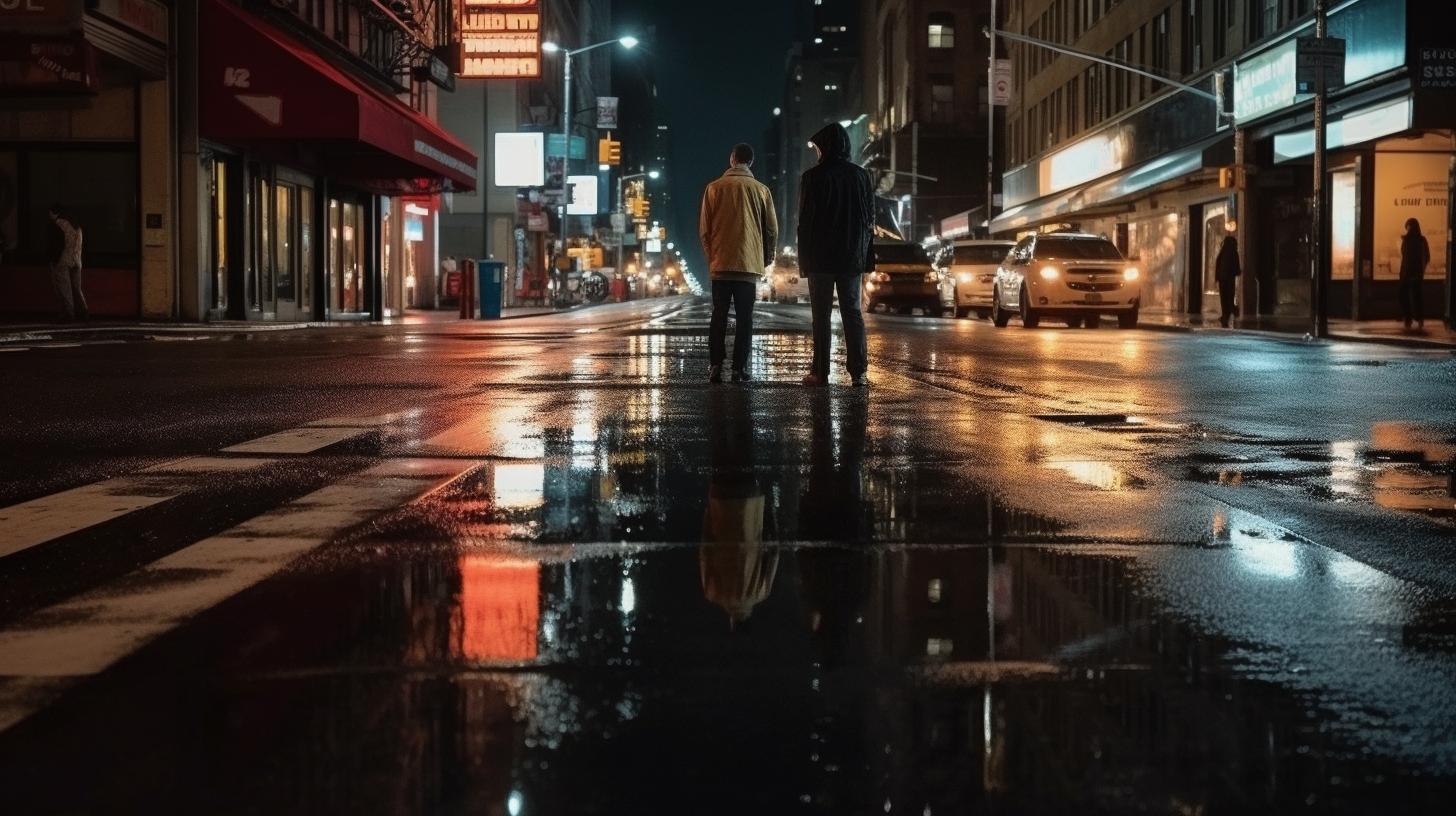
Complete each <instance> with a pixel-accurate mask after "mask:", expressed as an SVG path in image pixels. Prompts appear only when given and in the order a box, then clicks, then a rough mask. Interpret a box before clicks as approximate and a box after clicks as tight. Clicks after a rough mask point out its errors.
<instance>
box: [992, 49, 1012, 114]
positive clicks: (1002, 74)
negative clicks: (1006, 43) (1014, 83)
mask: <svg viewBox="0 0 1456 816" xmlns="http://www.w3.org/2000/svg"><path fill="white" fill-rule="evenodd" d="M992 76H993V77H994V78H995V81H994V83H993V87H992V94H991V100H992V101H991V104H993V105H1001V106H1003V107H1004V106H1006V105H1010V104H1011V76H1012V74H1011V60H1009V59H998V60H996V65H995V69H994V70H993V71H992Z"/></svg>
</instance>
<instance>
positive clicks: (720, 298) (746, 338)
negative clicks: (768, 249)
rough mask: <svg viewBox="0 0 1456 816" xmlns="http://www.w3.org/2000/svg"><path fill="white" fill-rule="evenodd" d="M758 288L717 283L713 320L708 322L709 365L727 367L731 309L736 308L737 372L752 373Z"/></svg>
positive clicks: (734, 367)
mask: <svg viewBox="0 0 1456 816" xmlns="http://www.w3.org/2000/svg"><path fill="white" fill-rule="evenodd" d="M754 288H755V287H754V285H753V284H751V283H749V282H747V281H725V280H715V281H713V318H712V319H711V320H709V321H708V363H709V364H710V365H715V366H716V365H723V361H724V360H725V359H727V358H728V348H727V340H728V306H729V304H730V303H731V304H732V306H733V313H734V320H735V321H736V322H737V324H738V325H737V329H736V330H735V331H734V333H733V370H734V371H747V370H748V355H749V352H751V351H753V300H754V297H755V296H756V292H755V291H754Z"/></svg>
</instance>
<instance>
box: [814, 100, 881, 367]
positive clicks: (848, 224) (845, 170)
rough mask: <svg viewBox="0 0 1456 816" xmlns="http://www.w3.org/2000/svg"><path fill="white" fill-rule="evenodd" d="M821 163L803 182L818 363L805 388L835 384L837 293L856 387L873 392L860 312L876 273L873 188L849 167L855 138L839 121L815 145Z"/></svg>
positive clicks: (859, 169)
mask: <svg viewBox="0 0 1456 816" xmlns="http://www.w3.org/2000/svg"><path fill="white" fill-rule="evenodd" d="M809 143H810V144H812V145H813V146H814V151H815V152H816V153H817V154H818V156H819V163H818V164H816V165H814V166H813V167H811V168H809V169H808V170H805V171H804V173H803V175H802V176H800V177H799V234H798V241H799V270H800V272H801V273H802V274H803V275H804V276H806V277H807V278H808V279H809V313H810V315H811V318H812V321H813V327H814V328H813V347H814V358H813V362H812V363H811V364H810V368H809V374H808V375H806V376H805V377H804V384H805V385H828V384H829V347H830V325H829V320H830V315H831V313H832V310H833V308H834V295H835V293H836V292H838V294H839V317H840V319H841V321H842V322H843V324H844V348H845V357H846V360H845V368H846V369H847V370H848V371H849V378H850V383H851V384H852V385H856V386H865V385H869V380H868V379H867V378H866V377H865V372H866V371H867V370H868V369H869V347H868V344H867V342H866V340H865V323H864V312H863V311H862V310H861V301H862V298H863V292H864V287H863V279H862V276H863V275H864V273H866V272H870V271H873V270H874V268H875V256H874V250H873V248H872V246H871V241H872V240H873V239H874V230H875V187H874V184H873V182H872V181H871V180H870V174H869V171H868V170H866V169H864V168H863V167H860V166H859V165H857V164H855V163H854V162H852V161H850V160H849V157H850V145H849V132H848V131H846V130H845V129H844V126H843V125H840V124H839V123H837V122H834V123H830V124H828V125H825V126H824V128H822V129H821V130H820V131H819V132H818V133H815V134H814V135H813V136H812V137H810V139H809Z"/></svg>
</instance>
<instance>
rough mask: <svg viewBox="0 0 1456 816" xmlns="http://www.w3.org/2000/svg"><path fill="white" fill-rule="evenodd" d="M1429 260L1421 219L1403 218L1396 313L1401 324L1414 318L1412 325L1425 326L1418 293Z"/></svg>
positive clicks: (1428, 248) (1424, 314)
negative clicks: (1397, 311)
mask: <svg viewBox="0 0 1456 816" xmlns="http://www.w3.org/2000/svg"><path fill="white" fill-rule="evenodd" d="M1430 263H1431V245H1430V244H1429V243H1427V242H1426V236H1424V235H1422V234H1421V222H1419V221H1417V220H1416V219H1414V218H1410V219H1407V220H1406V222H1405V235H1403V236H1401V238H1400V316H1401V318H1403V319H1404V320H1405V327H1406V328H1407V329H1409V328H1410V327H1411V321H1412V320H1414V321H1415V322H1416V328H1419V329H1424V328H1425V327H1426V304H1425V298H1424V297H1423V295H1422V293H1421V287H1422V286H1424V285H1425V280H1426V267H1427V266H1428V265H1429V264H1430Z"/></svg>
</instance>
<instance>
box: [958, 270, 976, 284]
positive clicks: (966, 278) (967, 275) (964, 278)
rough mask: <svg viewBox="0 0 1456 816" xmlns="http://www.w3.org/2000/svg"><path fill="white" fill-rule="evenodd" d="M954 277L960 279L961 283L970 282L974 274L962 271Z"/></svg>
mask: <svg viewBox="0 0 1456 816" xmlns="http://www.w3.org/2000/svg"><path fill="white" fill-rule="evenodd" d="M956 277H957V278H959V279H960V281H961V283H970V282H971V280H972V279H974V278H975V277H976V276H975V275H972V274H971V273H969V272H962V273H960V274H959V275H957V276H956Z"/></svg>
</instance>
